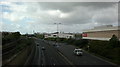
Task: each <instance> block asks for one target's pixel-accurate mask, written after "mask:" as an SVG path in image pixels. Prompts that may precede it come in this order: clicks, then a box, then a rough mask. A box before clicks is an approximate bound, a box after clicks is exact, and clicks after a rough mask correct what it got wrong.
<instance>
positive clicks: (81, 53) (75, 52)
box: [73, 48, 83, 56]
mask: <svg viewBox="0 0 120 67" xmlns="http://www.w3.org/2000/svg"><path fill="white" fill-rule="evenodd" d="M73 53H74V54H75V55H81V56H82V55H83V51H82V49H80V48H75V49H74V51H73Z"/></svg>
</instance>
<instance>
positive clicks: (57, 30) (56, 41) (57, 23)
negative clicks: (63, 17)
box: [54, 23, 61, 42]
mask: <svg viewBox="0 0 120 67" xmlns="http://www.w3.org/2000/svg"><path fill="white" fill-rule="evenodd" d="M54 24H56V25H57V39H56V42H57V41H58V37H59V36H58V34H59V31H58V25H59V24H61V23H54Z"/></svg>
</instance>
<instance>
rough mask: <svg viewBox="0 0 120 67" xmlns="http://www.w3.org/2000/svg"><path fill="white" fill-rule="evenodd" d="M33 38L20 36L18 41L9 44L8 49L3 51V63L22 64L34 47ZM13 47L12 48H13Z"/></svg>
mask: <svg viewBox="0 0 120 67" xmlns="http://www.w3.org/2000/svg"><path fill="white" fill-rule="evenodd" d="M34 44H35V43H34V40H33V39H32V38H22V39H20V40H19V41H16V42H14V43H12V44H10V45H9V46H12V45H14V46H12V47H9V46H8V48H9V51H5V49H4V47H3V49H4V51H5V52H4V53H3V57H2V61H3V63H2V64H3V65H24V63H25V61H26V60H27V58H28V56H29V55H30V53H31V50H32V48H33V47H34ZM13 47H14V48H13ZM6 48H7V46H6Z"/></svg>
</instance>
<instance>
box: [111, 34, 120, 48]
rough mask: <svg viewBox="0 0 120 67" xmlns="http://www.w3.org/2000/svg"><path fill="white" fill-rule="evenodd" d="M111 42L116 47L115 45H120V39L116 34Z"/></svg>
mask: <svg viewBox="0 0 120 67" xmlns="http://www.w3.org/2000/svg"><path fill="white" fill-rule="evenodd" d="M109 44H110V45H111V46H112V47H113V48H115V47H120V42H119V39H118V38H117V36H116V35H113V36H112V38H111V39H110V40H109Z"/></svg>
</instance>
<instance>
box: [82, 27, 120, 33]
mask: <svg viewBox="0 0 120 67" xmlns="http://www.w3.org/2000/svg"><path fill="white" fill-rule="evenodd" d="M110 30H120V26H112V25H104V26H98V27H94V28H93V29H88V30H83V32H94V31H110Z"/></svg>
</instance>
